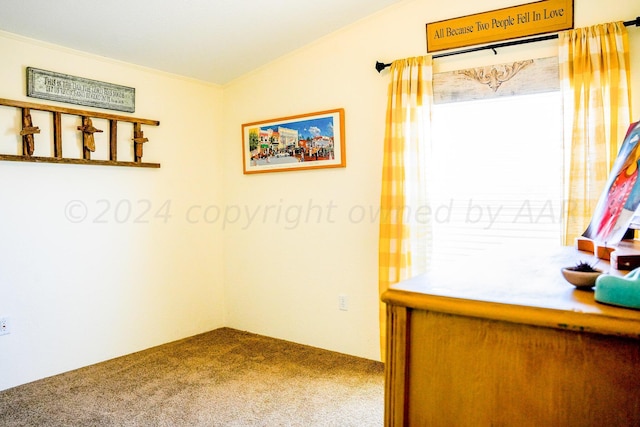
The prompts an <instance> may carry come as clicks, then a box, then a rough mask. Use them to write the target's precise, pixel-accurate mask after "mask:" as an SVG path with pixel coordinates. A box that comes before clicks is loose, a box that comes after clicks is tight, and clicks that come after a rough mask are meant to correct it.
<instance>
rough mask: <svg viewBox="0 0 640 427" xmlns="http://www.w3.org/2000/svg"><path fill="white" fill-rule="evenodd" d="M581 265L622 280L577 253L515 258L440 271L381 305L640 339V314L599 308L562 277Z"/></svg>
mask: <svg viewBox="0 0 640 427" xmlns="http://www.w3.org/2000/svg"><path fill="white" fill-rule="evenodd" d="M579 261H586V262H588V263H590V264H592V265H593V264H596V263H597V264H596V265H595V266H596V268H599V269H601V270H603V271H604V272H605V273H607V274H613V275H618V276H622V275H625V274H626V273H627V272H626V271H619V270H615V269H612V268H611V267H610V265H609V263H608V262H607V261H603V260H598V259H597V258H596V257H594V256H593V254H591V253H588V252H583V251H578V250H577V249H575V248H573V247H565V248H561V249H559V250H558V251H556V252H554V253H551V254H544V253H527V254H524V253H514V252H511V253H510V254H504V255H500V256H493V257H492V258H488V259H482V258H480V257H478V258H475V259H474V260H472V261H469V260H465V262H464V263H461V264H460V265H456V264H455V263H452V264H450V265H442V266H436V267H434V268H433V269H432V271H430V272H429V273H427V274H425V275H421V276H418V277H415V278H412V279H409V280H406V281H403V282H400V283H398V284H396V285H393V286H392V287H391V288H390V290H389V291H387V292H386V293H385V294H383V296H382V299H383V301H385V302H387V303H391V304H396V305H404V306H407V307H411V308H418V309H427V310H432V311H441V312H448V313H453V314H462V315H464V314H468V315H471V316H477V317H486V318H493V319H499V320H507V321H514V322H519V323H530V324H534V325H541V326H553V327H560V328H567V327H568V328H570V329H577V330H587V331H589V330H591V331H595V332H602V333H607V334H615V335H625V336H633V337H635V338H640V311H639V310H633V309H628V308H621V307H614V306H611V305H606V304H602V303H599V302H596V301H595V299H594V292H593V291H592V290H580V289H577V288H575V287H574V286H573V285H571V284H570V283H569V282H567V281H566V280H565V279H564V277H563V276H562V274H561V269H562V268H563V267H570V266H574V265H576V264H577V263H578V262H579Z"/></svg>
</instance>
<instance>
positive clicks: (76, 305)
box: [0, 33, 225, 389]
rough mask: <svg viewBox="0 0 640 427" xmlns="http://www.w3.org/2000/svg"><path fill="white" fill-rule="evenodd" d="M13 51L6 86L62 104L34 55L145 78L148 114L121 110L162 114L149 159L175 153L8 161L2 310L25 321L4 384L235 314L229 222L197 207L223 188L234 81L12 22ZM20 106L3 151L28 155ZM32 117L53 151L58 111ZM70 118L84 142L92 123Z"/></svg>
mask: <svg viewBox="0 0 640 427" xmlns="http://www.w3.org/2000/svg"><path fill="white" fill-rule="evenodd" d="M0 58H2V63H1V64H2V65H1V66H0V98H7V99H14V100H22V101H27V102H36V103H38V102H39V103H44V104H56V103H55V102H50V101H43V100H38V99H33V98H28V97H26V96H25V94H26V89H25V88H26V85H25V84H26V77H25V67H27V66H33V67H37V68H42V69H46V70H52V71H57V72H62V73H67V74H71V75H75V76H82V77H87V78H91V79H96V80H100V81H105V82H111V83H117V84H121V85H125V86H130V87H134V88H135V89H136V111H135V113H133V114H127V113H120V112H116V111H114V112H112V113H113V114H121V115H130V116H133V117H140V118H147V119H155V120H159V121H160V126H159V127H151V126H143V131H144V133H145V136H146V137H148V138H149V142H148V143H146V144H145V147H144V150H145V154H144V157H143V160H144V161H146V162H157V163H161V168H160V169H146V168H127V167H106V166H83V165H60V164H35V163H19V162H0V182H1V183H2V185H1V186H0V206H1V207H0V316H9V317H10V320H11V328H12V331H11V334H10V335H6V336H0V389H4V388H7V387H11V386H14V385H18V384H21V383H24V382H28V381H31V380H35V379H38V378H42V377H45V376H49V375H52V374H56V373H59V372H62V371H66V370H69V369H74V368H77V367H80V366H85V365H88V364H92V363H95V362H99V361H102V360H105V359H109V358H113V357H116V356H120V355H123V354H127V353H131V352H134V351H138V350H141V349H145V348H148V347H151V346H154V345H158V344H162V343H166V342H169V341H173V340H176V339H180V338H184V337H186V336H190V335H194V334H197V333H200V332H204V331H208V330H211V329H215V328H217V327H220V326H223V325H224V323H225V322H224V309H223V307H224V294H223V286H222V268H223V267H222V265H223V256H224V251H223V248H222V237H221V231H220V230H218V229H216V228H215V227H211V226H210V224H206V223H205V222H204V221H202V220H199V218H198V216H197V215H192V217H191V218H190V221H192V222H194V223H191V222H189V220H187V218H186V216H185V215H186V213H187V210H188V208H189V207H191V206H197V205H208V204H220V203H221V201H222V198H223V192H222V189H223V187H222V184H221V178H222V169H223V159H222V158H221V156H220V153H221V146H222V140H221V138H219V134H220V132H221V117H222V89H221V88H220V87H216V86H212V85H206V84H203V83H201V82H195V81H191V80H188V79H184V78H181V77H177V76H171V75H167V74H163V73H159V72H155V71H151V70H145V69H142V68H137V67H133V66H129V65H126V64H122V63H118V62H115V61H109V60H103V59H101V58H99V57H95V56H88V55H84V54H79V53H77V52H72V51H69V50H64V49H60V48H56V47H53V46H48V45H44V44H41V43H35V42H32V41H29V40H26V39H22V38H18V37H15V36H12V35H9V34H6V33H4V34H0ZM59 105H64V106H65V107H67V108H73V107H76V106H73V105H68V104H59ZM77 108H85V109H89V108H87V107H77ZM101 111H104V110H101ZM18 114H19V112H18V110H17V109H13V108H9V107H0V152H2V153H5V154H17V153H16V152H15V149H16V148H17V147H18V146H19V139H18V138H17V137H16V136H15V132H16V127H17V126H18V125H19V117H20V116H19V115H18ZM32 116H33V118H34V121H35V123H34V124H35V125H36V126H40V127H41V129H42V133H41V134H40V135H37V136H36V147H37V148H36V153H37V152H38V151H39V150H43V151H47V150H49V148H48V144H49V142H48V141H49V137H48V136H47V134H48V133H49V131H48V130H47V129H50V121H51V119H50V118H49V116H47V115H45V114H44V113H37V112H35V111H32ZM69 120H70V121H67V120H66V119H65V122H64V123H65V124H64V127H65V134H64V137H63V139H64V140H65V141H66V142H65V149H67V150H68V152H69V153H72V152H73V149H74V145H75V144H74V134H77V131H75V127H76V126H77V125H78V123H75V122H74V121H73V120H76V119H74V118H70V119H69ZM94 125H96V127H98V128H102V129H105V132H104V133H103V134H96V140H97V141H102V142H98V145H99V148H98V150H97V152H98V151H102V152H103V153H104V154H106V150H104V148H105V147H106V141H107V140H106V139H105V138H106V136H105V135H107V133H108V132H107V130H108V128H106V127H105V125H106V123H100V122H99V121H95V122H94ZM125 128H126V126H125ZM125 128H123V129H122V131H121V132H120V131H119V135H120V136H124V137H125V139H126V137H127V135H129V138H130V134H131V132H132V130H131V126H129V127H128V128H126V129H125ZM18 131H19V128H18ZM126 146H127V142H126V140H125V141H124V145H121V146H120V147H119V151H120V154H122V155H123V159H126V157H125V155H127V154H130V153H128V152H127V149H126ZM123 147H124V148H123ZM49 151H50V150H49ZM95 158H98V156H97V155H96V156H95ZM74 201H76V202H74ZM70 203H80V204H82V205H83V206H84V207H86V213H87V217H86V219H84V220H81V221H79V222H77V223H76V222H73V221H71V220H69V219H68V217H67V216H66V215H68V214H71V215H73V216H77V215H80V214H82V210H81V207H78V206H76V207H75V208H74V209H73V210H72V211H70V212H67V211H66V210H65V209H67V208H68V207H71V205H70ZM129 207H130V208H131V214H130V215H128V214H127V212H128V211H127V209H128V208H129ZM147 209H149V210H148V212H146V213H145V211H146V210H147ZM197 212H198V210H197V209H196V210H193V211H192V213H197ZM102 213H104V215H102ZM156 214H158V215H164V214H169V215H171V217H170V218H168V217H160V216H156ZM136 218H137V219H138V220H139V221H143V223H137V222H136ZM96 220H97V221H102V222H103V223H94V221H96Z"/></svg>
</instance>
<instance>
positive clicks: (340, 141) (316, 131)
mask: <svg viewBox="0 0 640 427" xmlns="http://www.w3.org/2000/svg"><path fill="white" fill-rule="evenodd" d="M242 162H243V167H244V173H245V174H251V173H260V172H277V171H291V170H300V169H317V168H335V167H345V166H346V159H345V145H344V110H342V109H337V110H329V111H321V112H317V113H309V114H302V115H298V116H291V117H283V118H279V119H272V120H268V121H261V122H253V123H247V124H244V125H242Z"/></svg>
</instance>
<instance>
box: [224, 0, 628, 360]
mask: <svg viewBox="0 0 640 427" xmlns="http://www.w3.org/2000/svg"><path fill="white" fill-rule="evenodd" d="M613 3H615V5H614V4H613ZM513 4H514V2H513V1H512V0H487V1H484V2H481V3H478V2H469V1H467V0H449V1H447V2H445V3H443V2H442V1H436V0H415V1H407V2H402V3H400V4H399V5H396V6H392V7H390V8H388V9H386V10H384V11H382V12H381V13H378V14H375V15H373V16H371V17H369V18H367V19H365V20H362V21H360V22H358V23H356V24H354V25H352V26H350V27H347V28H345V29H343V30H341V31H338V32H336V33H334V34H332V35H330V36H328V37H326V38H324V39H323V40H320V41H319V42H316V43H314V44H312V45H310V46H307V47H306V48H304V49H301V50H299V51H297V52H294V53H292V54H290V55H288V56H286V57H283V58H280V59H277V60H275V61H274V62H272V63H271V64H269V65H267V66H265V67H263V68H261V69H259V70H256V71H255V72H253V73H250V74H249V75H246V76H244V77H243V78H240V79H237V80H236V81H234V82H232V83H231V84H229V85H227V86H226V87H225V91H224V97H225V114H226V116H225V117H226V119H225V124H226V127H225V136H226V137H225V139H226V140H228V141H233V143H232V144H229V145H227V146H226V147H225V153H224V157H225V162H226V164H227V165H228V166H227V168H226V169H225V174H226V177H227V179H226V181H227V183H228V195H227V198H226V203H227V205H228V206H229V207H230V209H234V208H235V207H243V208H247V209H248V212H251V213H253V212H256V211H257V212H259V213H260V214H262V212H264V209H265V208H266V207H267V206H270V205H271V206H276V207H279V208H281V212H283V214H282V217H281V218H280V220H279V221H278V220H277V219H276V218H275V216H274V215H272V216H270V217H267V218H266V219H264V218H263V217H260V215H259V216H258V218H257V219H256V220H254V221H253V222H252V223H249V221H248V219H247V218H240V219H238V221H237V223H234V224H231V225H229V226H228V227H227V228H226V230H225V234H224V238H225V245H224V246H225V249H226V250H227V258H226V264H227V268H226V269H225V287H226V295H227V302H228V304H227V316H228V325H229V326H231V327H235V328H240V329H247V330H250V331H254V332H258V333H261V334H266V335H271V336H276V337H280V338H284V339H288V340H292V341H297V342H302V343H306V344H310V345H314V346H319V347H324V348H328V349H331V350H336V351H341V352H345V353H349V354H354V355H358V356H363V357H367V358H372V359H377V358H379V343H378V305H377V301H378V290H377V279H378V269H377V256H378V255H377V239H378V223H377V220H376V218H375V212H376V210H377V206H378V205H379V192H380V179H381V164H382V146H383V134H384V119H385V117H384V114H385V108H386V92H387V85H388V80H389V77H388V72H383V73H382V74H381V75H379V74H378V73H377V72H376V71H375V69H374V64H375V62H376V60H380V61H383V62H391V61H392V60H394V59H398V58H403V57H409V56H416V55H423V54H425V53H426V46H425V45H426V42H425V24H426V23H427V22H432V21H438V20H442V19H448V18H453V17H458V16H464V15H469V14H473V13H477V12H484V11H489V10H493V9H498V8H503V7H509V6H513ZM638 13H640V10H638V8H637V1H636V0H621V1H616V2H609V3H607V4H606V6H605V3H602V2H600V1H597V0H575V26H576V27H581V26H587V25H592V24H597V23H602V22H608V21H613V20H629V19H632V18H634V17H635V16H636V15H637V14H638ZM630 32H631V33H632V37H631V39H632V49H631V50H632V52H637V51H638V49H637V47H638V46H640V37H639V36H640V34H639V33H640V29H630ZM556 43H557V42H551V43H547V44H538V45H534V44H532V45H526V46H521V47H518V48H509V49H502V50H501V51H500V53H499V54H498V55H497V56H495V57H494V54H493V53H492V52H491V51H485V52H480V53H474V54H468V55H462V56H457V57H452V58H450V59H447V60H444V59H441V60H440V59H439V60H436V71H441V70H445V69H447V68H449V69H455V68H461V67H464V66H473V65H475V64H478V65H479V64H487V63H500V62H507V61H509V60H512V59H511V58H513V57H514V56H524V57H543V56H548V55H552V54H554V53H555V52H557V49H556V46H557V44H556ZM638 61H640V55H635V57H634V70H639V69H640V64H638ZM633 85H634V86H633V89H634V91H635V92H634V93H637V92H638V90H640V77H639V73H638V72H637V71H636V74H635V77H634V82H633ZM634 102H635V105H634V111H636V116H637V114H638V112H640V105H638V100H634ZM339 107H340V108H344V109H345V115H346V147H347V167H346V168H345V169H326V170H314V171H300V172H286V173H269V174H259V175H243V174H242V161H241V152H240V144H241V142H240V128H241V125H242V123H247V122H252V121H257V120H263V119H272V118H277V117H283V116H289V115H293V114H301V113H309V112H314V111H320V110H324V109H331V108H339ZM309 203H312V205H313V206H324V207H325V208H324V211H323V212H324V213H325V215H329V213H331V215H332V216H331V218H330V219H331V221H330V220H329V218H326V217H325V218H323V219H322V220H321V221H320V223H317V221H316V217H315V212H316V211H315V210H312V211H311V212H313V214H314V215H313V216H312V218H310V220H309V221H306V220H304V221H301V222H300V223H299V224H295V227H294V226H290V228H291V229H287V228H288V224H287V223H286V221H285V219H284V218H283V217H284V212H286V210H287V209H291V212H295V209H296V208H295V207H296V206H301V207H302V208H303V212H305V209H307V208H308V206H309ZM331 206H332V207H331ZM330 207H331V208H330ZM362 212H366V214H367V215H366V217H365V218H362V217H361V213H362ZM371 213H373V214H374V215H373V217H372V216H371ZM305 219H306V218H305ZM339 294H346V295H348V296H349V304H350V307H349V311H346V312H344V311H339V310H338V295H339Z"/></svg>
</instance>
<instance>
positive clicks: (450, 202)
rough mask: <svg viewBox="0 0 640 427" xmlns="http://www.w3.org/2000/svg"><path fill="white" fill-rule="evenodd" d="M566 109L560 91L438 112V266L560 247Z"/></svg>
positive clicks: (434, 200) (454, 105) (434, 190)
mask: <svg viewBox="0 0 640 427" xmlns="http://www.w3.org/2000/svg"><path fill="white" fill-rule="evenodd" d="M561 106H562V104H561V97H560V93H559V92H558V91H557V90H556V91H552V92H545V93H537V94H530V95H518V96H506V97H505V96H503V97H499V98H491V99H484V100H475V101H464V102H450V103H442V104H436V105H434V107H433V113H432V132H433V133H432V141H433V148H432V150H433V151H432V159H433V163H432V166H431V168H432V172H433V174H432V175H431V184H430V186H429V188H430V191H431V205H432V219H433V252H432V255H431V257H432V261H433V262H438V261H443V260H451V259H453V258H452V257H454V256H455V259H460V257H468V256H473V255H478V254H481V253H482V252H485V251H487V250H491V249H496V248H500V247H506V246H510V245H526V246H527V247H532V246H538V247H540V248H543V247H550V246H559V245H560V244H561V235H562V229H561V227H562V206H563V204H562V158H563V156H562V111H561Z"/></svg>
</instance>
